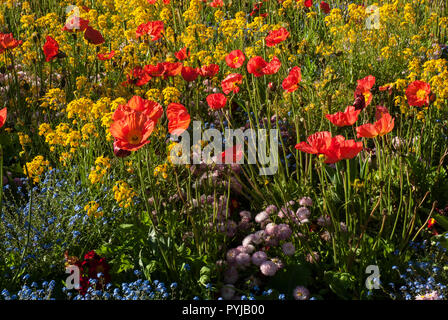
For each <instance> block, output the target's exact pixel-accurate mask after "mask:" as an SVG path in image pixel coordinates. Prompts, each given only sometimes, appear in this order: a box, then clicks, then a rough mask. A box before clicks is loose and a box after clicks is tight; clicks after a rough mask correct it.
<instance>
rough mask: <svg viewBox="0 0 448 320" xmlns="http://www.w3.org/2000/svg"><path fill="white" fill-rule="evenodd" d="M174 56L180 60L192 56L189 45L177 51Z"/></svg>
mask: <svg viewBox="0 0 448 320" xmlns="http://www.w3.org/2000/svg"><path fill="white" fill-rule="evenodd" d="M174 56H175V57H176V58H177V59H179V60H181V61H182V60H185V59H187V58H188V57H189V56H190V50H187V47H183V48H182V49H180V50H179V51H177V52H176V53H175V54H174Z"/></svg>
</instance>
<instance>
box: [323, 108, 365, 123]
mask: <svg viewBox="0 0 448 320" xmlns="http://www.w3.org/2000/svg"><path fill="white" fill-rule="evenodd" d="M360 112H361V110H356V109H355V107H354V106H348V107H347V108H346V109H345V111H344V112H336V113H334V114H327V115H325V117H326V118H327V119H328V120H330V122H331V123H332V124H334V125H335V126H338V127H345V126H351V125H353V124H355V122H356V121H358V115H359V113H360Z"/></svg>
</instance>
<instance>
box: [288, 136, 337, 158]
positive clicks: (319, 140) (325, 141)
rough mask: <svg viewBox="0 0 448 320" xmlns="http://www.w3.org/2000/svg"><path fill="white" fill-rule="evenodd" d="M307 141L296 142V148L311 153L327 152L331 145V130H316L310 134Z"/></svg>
mask: <svg viewBox="0 0 448 320" xmlns="http://www.w3.org/2000/svg"><path fill="white" fill-rule="evenodd" d="M306 141H307V142H300V143H299V144H296V146H295V148H296V149H297V150H299V151H303V152H306V153H311V154H320V153H325V152H326V151H327V150H328V148H329V147H330V145H331V132H328V131H321V132H316V133H314V134H312V135H310V136H309V137H308V138H307V139H306Z"/></svg>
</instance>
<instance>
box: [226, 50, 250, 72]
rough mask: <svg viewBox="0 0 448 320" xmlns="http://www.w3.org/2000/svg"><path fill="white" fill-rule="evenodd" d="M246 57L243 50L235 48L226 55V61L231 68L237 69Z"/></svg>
mask: <svg viewBox="0 0 448 320" xmlns="http://www.w3.org/2000/svg"><path fill="white" fill-rule="evenodd" d="M245 60H246V57H245V56H244V53H243V52H242V51H241V50H233V51H232V52H230V53H229V54H228V55H227V56H226V63H227V65H228V66H229V67H230V68H233V69H237V68H239V67H241V66H242V65H243V64H244V61H245Z"/></svg>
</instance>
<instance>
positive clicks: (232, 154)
mask: <svg viewBox="0 0 448 320" xmlns="http://www.w3.org/2000/svg"><path fill="white" fill-rule="evenodd" d="M241 159H243V146H242V145H240V144H237V145H234V146H233V147H230V148H227V149H226V150H224V151H223V152H222V153H221V159H220V160H221V162H220V163H225V164H235V163H238V162H240V161H241Z"/></svg>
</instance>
